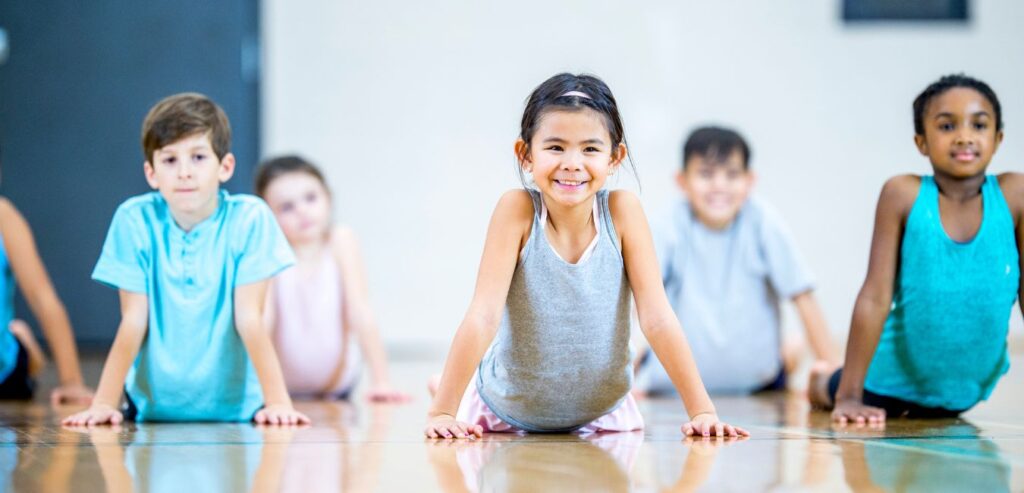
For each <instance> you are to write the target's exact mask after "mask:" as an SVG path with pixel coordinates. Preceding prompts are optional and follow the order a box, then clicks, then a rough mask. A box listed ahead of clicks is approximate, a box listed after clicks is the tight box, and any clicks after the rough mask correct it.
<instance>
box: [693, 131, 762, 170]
mask: <svg viewBox="0 0 1024 493" xmlns="http://www.w3.org/2000/svg"><path fill="white" fill-rule="evenodd" d="M736 151H739V152H740V154H742V155H743V169H744V170H748V169H750V146H749V145H747V141H746V140H744V139H743V136H742V135H740V134H739V132H737V131H735V130H733V129H731V128H724V127H714V126H706V127H699V128H697V129H696V130H694V131H693V132H690V136H689V137H687V138H686V142H685V143H684V144H683V169H684V170H685V169H686V165H687V163H688V162H690V158H692V157H695V156H700V157H703V158H705V159H707V160H710V161H714V162H719V161H725V160H726V159H727V158H728V157H729V155H730V154H732V153H733V152H736Z"/></svg>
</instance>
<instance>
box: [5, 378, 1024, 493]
mask: <svg viewBox="0 0 1024 493" xmlns="http://www.w3.org/2000/svg"><path fill="white" fill-rule="evenodd" d="M424 366H425V365H424ZM403 372H404V373H403ZM395 373H396V375H395V377H396V378H395V380H396V381H404V382H419V381H421V380H422V378H421V377H420V375H422V374H426V373H427V371H424V368H421V367H414V366H409V367H403V366H397V367H396V368H395ZM1006 381H1007V382H1016V381H1022V380H1013V379H1012V378H1007V379H1006ZM410 387H411V384H410ZM1013 390H1014V389H1012V388H1011V389H1010V391H1011V392H1012V391H1013ZM994 400H995V401H996V402H995V403H994V404H991V405H986V406H987V407H986V406H982V407H981V409H979V410H976V411H972V412H971V413H968V414H967V415H966V419H950V420H939V421H921V420H903V419H894V420H891V421H889V422H887V423H886V424H885V425H884V426H856V425H846V426H838V425H836V424H833V423H832V422H831V420H830V419H829V415H828V413H825V412H820V411H812V410H811V409H810V408H809V406H808V405H807V402H806V400H805V399H802V398H801V397H800V396H798V395H791V394H766V395H759V396H756V397H735V398H733V397H723V398H718V399H716V401H715V403H716V406H717V407H718V410H719V412H720V414H721V415H722V416H723V418H725V419H727V420H728V421H730V422H736V423H737V424H740V425H741V426H744V427H746V428H748V429H750V430H751V432H752V433H753V436H752V437H751V438H750V439H746V440H735V439H733V440H722V439H706V440H705V439H696V440H695V439H685V438H684V437H683V435H682V433H681V431H680V429H679V427H680V425H681V424H682V423H683V421H684V420H685V412H684V410H683V408H682V405H681V404H680V402H679V401H678V400H656V399H654V400H648V401H645V402H643V403H642V404H641V410H642V412H643V413H644V417H645V420H646V422H647V428H646V429H645V430H644V431H643V432H642V433H641V432H637V433H606V434H594V435H590V436H577V435H515V434H489V435H485V437H484V438H483V439H481V440H479V441H431V440H425V439H423V438H422V431H421V430H422V426H423V423H424V415H425V412H426V411H425V409H426V406H427V405H428V404H429V401H427V400H426V399H425V398H421V399H420V400H419V401H414V402H413V403H411V404H406V405H371V404H369V403H366V402H365V401H362V400H360V399H358V398H357V399H355V400H353V402H352V403H348V402H300V403H297V406H298V407H299V409H300V410H301V411H303V412H304V413H306V414H308V415H309V416H310V417H311V418H313V425H312V426H307V427H300V428H278V427H257V426H253V425H251V424H246V423H235V424H225V423H221V424H215V423H207V424H203V423H198V424H150V423H140V424H134V423H130V424H126V425H123V426H121V427H100V428H91V429H90V428H82V429H70V428H62V427H60V426H59V425H58V423H59V417H60V416H62V415H66V414H67V413H69V412H71V411H73V410H72V409H52V408H50V407H49V406H48V405H46V404H45V403H42V402H40V403H35V404H31V403H30V404H23V403H5V402H0V491H15V492H22V491H25V492H40V491H42V492H64V491H90V492H92V491H100V492H101V491H111V492H120V491H153V492H162V491H173V492H176V493H177V492H180V491H182V490H184V491H185V492H186V493H201V492H205V491H217V492H220V491H233V492H234V491H243V492H244V491H257V492H263V491H267V492H272V491H285V492H299V491H301V492H308V491H360V492H361V491H444V492H485V491H486V492H490V491H565V490H575V491H644V492H648V491H658V492H688V491H743V492H747V491H801V492H803V491H928V492H931V491H972V492H973V491H986V492H988V491H996V492H999V491H1024V474H1022V472H1024V423H1022V422H1021V421H1020V419H1019V418H1018V417H1017V416H1018V414H1015V413H1011V412H1008V411H1007V410H1008V409H1018V408H1019V406H1020V404H1022V402H1021V400H1020V398H1019V397H1016V396H1014V395H1008V394H1003V395H1002V396H999V395H997V396H995V399H994Z"/></svg>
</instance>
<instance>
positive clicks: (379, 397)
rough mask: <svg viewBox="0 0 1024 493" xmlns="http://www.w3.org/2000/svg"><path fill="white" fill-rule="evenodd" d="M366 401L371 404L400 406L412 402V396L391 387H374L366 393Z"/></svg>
mask: <svg viewBox="0 0 1024 493" xmlns="http://www.w3.org/2000/svg"><path fill="white" fill-rule="evenodd" d="M366 399H367V400H369V401H370V402H379V403H391V404H400V403H403V402H409V401H411V400H412V396H410V395H409V394H406V393H405V392H402V391H399V390H395V389H393V388H391V387H389V386H386V385H382V386H379V387H373V388H371V389H370V391H369V392H367V393H366Z"/></svg>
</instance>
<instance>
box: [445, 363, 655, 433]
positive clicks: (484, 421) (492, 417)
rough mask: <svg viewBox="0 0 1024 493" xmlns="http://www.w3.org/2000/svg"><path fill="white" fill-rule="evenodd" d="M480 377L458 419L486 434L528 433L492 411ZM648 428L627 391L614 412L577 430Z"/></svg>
mask: <svg viewBox="0 0 1024 493" xmlns="http://www.w3.org/2000/svg"><path fill="white" fill-rule="evenodd" d="M475 381H476V378H475V377H474V379H473V381H472V382H471V383H470V384H469V388H467V389H466V393H465V394H464V395H463V396H462V402H461V403H460V404H459V411H458V412H457V413H456V414H455V419H457V420H459V421H462V422H464V423H469V424H471V425H480V426H482V427H483V429H484V432H485V433H526V432H525V431H524V430H521V429H519V428H516V427H515V426H512V425H510V424H508V423H506V422H504V421H502V420H501V418H499V417H498V415H496V414H494V411H491V408H490V407H487V404H486V403H485V402H484V400H483V399H481V398H480V393H479V392H477V390H476V383H475ZM642 429H644V418H643V416H641V415H640V408H639V407H637V405H636V400H635V399H633V394H626V398H625V399H624V400H623V401H622V404H619V407H617V408H615V409H613V410H612V412H610V413H608V414H605V415H604V416H601V417H600V418H597V419H595V420H593V421H591V422H589V423H587V424H585V425H583V427H582V428H580V429H578V430H576V431H575V432H574V433H597V432H601V431H636V430H642Z"/></svg>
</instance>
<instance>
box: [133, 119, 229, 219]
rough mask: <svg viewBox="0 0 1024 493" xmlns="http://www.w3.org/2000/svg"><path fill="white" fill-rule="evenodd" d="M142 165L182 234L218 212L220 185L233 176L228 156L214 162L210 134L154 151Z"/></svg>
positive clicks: (191, 136) (194, 135)
mask: <svg viewBox="0 0 1024 493" xmlns="http://www.w3.org/2000/svg"><path fill="white" fill-rule="evenodd" d="M151 159H152V161H146V164H145V165H144V168H145V172H146V181H147V182H148V183H149V186H150V187H153V189H154V190H159V191H160V195H162V196H163V198H164V200H166V201H167V204H168V206H169V207H170V209H171V214H172V215H173V216H174V220H175V221H176V222H177V223H178V226H181V228H182V229H184V230H185V231H189V230H191V229H192V227H193V226H195V225H196V224H198V223H200V222H202V221H203V220H204V219H206V218H207V217H210V215H212V214H213V212H214V211H216V210H217V196H218V192H219V191H220V184H221V183H224V182H226V181H227V180H228V179H229V178H231V175H232V174H233V173H234V172H235V157H234V156H233V155H232V154H231V153H227V154H225V155H224V157H223V158H222V159H217V154H216V153H215V152H214V151H213V145H212V144H211V143H210V136H209V133H198V134H193V135H189V136H186V137H182V138H180V139H178V140H176V141H174V142H172V143H170V144H167V145H166V146H164V147H161V148H160V149H157V150H155V151H153V155H152V156H151Z"/></svg>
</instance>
